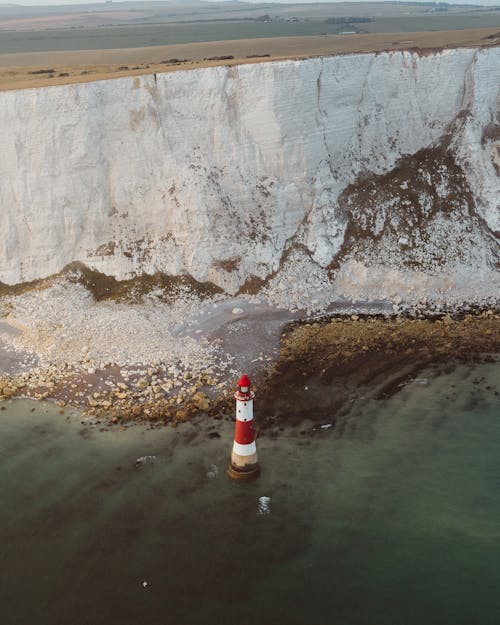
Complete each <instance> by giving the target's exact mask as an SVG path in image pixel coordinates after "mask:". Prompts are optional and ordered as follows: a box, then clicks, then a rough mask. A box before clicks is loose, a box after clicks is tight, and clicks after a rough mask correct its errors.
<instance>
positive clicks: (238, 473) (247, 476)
mask: <svg viewBox="0 0 500 625" xmlns="http://www.w3.org/2000/svg"><path fill="white" fill-rule="evenodd" d="M227 474H228V475H229V477H230V478H231V479H232V480H239V481H247V480H254V479H255V478H256V477H259V475H260V465H259V463H258V462H256V463H254V464H247V465H245V466H236V465H234V464H233V463H232V462H230V463H229V467H228V468H227Z"/></svg>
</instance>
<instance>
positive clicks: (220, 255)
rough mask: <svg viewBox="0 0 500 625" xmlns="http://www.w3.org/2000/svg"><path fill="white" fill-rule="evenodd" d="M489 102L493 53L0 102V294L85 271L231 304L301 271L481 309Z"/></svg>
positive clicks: (363, 59) (144, 80) (374, 58)
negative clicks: (440, 293) (219, 297)
mask: <svg viewBox="0 0 500 625" xmlns="http://www.w3.org/2000/svg"><path fill="white" fill-rule="evenodd" d="M499 85H500V48H489V49H481V50H474V49H458V50H446V51H443V52H439V53H435V54H430V55H427V56H419V55H418V54H416V53H410V52H403V53H401V52H391V53H383V54H362V55H353V56H343V57H328V58H318V59H310V60H302V61H286V62H279V63H260V64H255V65H243V66H240V67H218V68H210V69H202V70H194V71H189V72H174V73H168V74H158V75H156V76H155V75H150V76H142V77H137V78H124V79H117V80H109V81H102V82H94V83H87V84H78V85H68V86H63V87H48V88H44V89H33V90H25V91H12V92H3V93H0V119H1V129H2V133H1V136H2V138H1V147H2V150H1V157H0V158H1V161H0V162H1V165H0V170H1V173H2V179H1V180H2V181H1V185H0V230H1V232H2V237H1V239H0V281H3V282H5V283H9V284H13V283H17V282H23V281H28V280H33V279H36V278H40V277H44V276H48V275H50V274H53V273H56V272H58V271H60V270H61V269H62V268H63V267H64V266H65V265H67V264H68V263H70V262H72V261H75V260H78V261H81V262H83V263H85V264H86V265H88V266H89V267H92V268H94V269H97V270H99V271H101V272H103V273H106V274H111V275H113V276H115V277H117V278H120V279H122V278H127V277H130V276H132V275H135V274H141V273H154V272H157V271H160V272H165V273H168V274H172V275H177V274H180V273H187V274H190V275H191V276H192V277H193V278H195V279H196V280H199V281H202V282H203V281H212V282H214V283H215V284H217V285H219V286H221V287H222V288H223V289H224V290H226V291H227V292H229V293H234V292H236V291H237V290H238V289H239V288H240V287H242V285H244V284H245V282H246V281H248V280H250V279H255V278H259V279H261V280H266V279H268V278H269V277H270V276H272V275H273V276H274V278H273V279H274V280H276V279H277V278H276V276H277V275H278V276H279V274H280V272H283V273H286V271H288V270H287V267H288V268H290V266H291V265H290V263H292V265H293V264H294V263H295V265H294V266H296V265H297V263H298V264H299V265H300V264H301V263H302V265H303V268H304V275H305V274H307V273H310V270H311V267H313V268H314V271H316V272H319V273H320V274H321V275H322V276H324V279H325V280H326V281H327V282H328V281H329V282H328V284H329V288H330V286H331V289H332V290H333V291H335V290H337V291H338V292H339V293H340V292H342V293H346V294H347V295H349V293H351V295H353V296H354V294H355V293H354V291H356V295H359V296H370V297H376V296H377V295H379V296H380V297H384V296H386V295H387V294H389V295H390V288H389V287H388V286H387V284H386V283H387V279H388V278H387V274H388V272H392V273H391V275H392V278H391V279H392V280H393V282H394V283H397V282H398V280H399V281H400V282H401V283H403V282H404V283H405V284H406V285H407V286H408V285H410V288H412V289H415V288H416V289H417V290H418V289H421V290H422V295H424V296H425V293H426V289H428V288H430V287H429V280H431V281H432V280H434V281H435V280H436V279H437V278H436V276H437V277H439V279H441V278H443V279H445V281H446V280H448V283H449V280H450V279H451V280H452V285H451V286H449V288H452V289H456V290H457V289H458V291H459V290H460V289H461V288H462V287H463V288H464V289H465V290H464V296H467V297H471V296H472V297H473V296H474V295H473V293H472V291H471V292H470V293H469V291H467V289H466V288H465V285H467V288H469V290H470V288H471V283H470V276H472V275H474V276H476V279H477V280H478V284H479V283H481V284H482V287H481V288H482V289H483V291H482V294H483V295H484V293H487V291H488V289H492V288H494V287H493V285H492V282H491V280H492V279H494V276H495V274H494V264H495V254H496V253H497V250H498V246H497V241H496V240H495V236H494V234H495V232H498V231H499V230H500V224H499V221H500V210H499V209H500V199H499V198H500V175H499V174H500V154H499V147H500V138H499V137H500V106H499V104H500V101H499V99H500V95H499ZM288 273H289V275H292V273H293V272H292V273H290V271H288ZM377 276H378V278H377ZM381 276H384V277H383V278H382V277H381ZM450 276H454V277H452V278H450ZM457 276H460V279H457ZM377 280H378V282H377ZM481 281H482V282H481ZM377 284H378V285H380V286H379V287H377ZM383 284H386V287H383ZM433 284H434V282H433ZM436 284H437V283H436ZM350 285H351V286H350ZM415 285H416V286H415ZM461 285H462V286H461ZM351 287H352V288H353V289H354V291H353V290H352V289H351V292H350V291H349V289H350V288H351ZM281 288H282V289H283V288H285V287H283V285H282V287H281ZM377 288H379V289H380V292H377V290H376V289H377ZM384 288H385V291H384ZM433 288H441V287H439V285H438V286H436V285H434V287H433ZM446 288H448V287H446ZM356 289H357V290H356ZM370 289H371V291H370ZM373 289H375V290H374V291H373ZM372 291H373V292H372ZM458 291H457V292H458ZM395 292H397V289H396V291H395ZM471 293H472V295H471Z"/></svg>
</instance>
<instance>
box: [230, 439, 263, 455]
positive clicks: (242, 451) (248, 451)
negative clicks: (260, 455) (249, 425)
mask: <svg viewBox="0 0 500 625" xmlns="http://www.w3.org/2000/svg"><path fill="white" fill-rule="evenodd" d="M233 452H234V453H235V454H238V456H251V455H252V454H256V453H257V446H256V445H255V441H253V443H248V445H242V444H241V443H237V442H236V441H234V443H233Z"/></svg>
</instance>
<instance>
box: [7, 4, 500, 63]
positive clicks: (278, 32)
mask: <svg viewBox="0 0 500 625" xmlns="http://www.w3.org/2000/svg"><path fill="white" fill-rule="evenodd" d="M488 27H498V28H500V11H498V12H492V13H482V12H480V13H478V14H467V15H417V16H408V17H386V18H383V19H376V20H375V21H373V22H366V23H354V24H327V23H325V22H324V21H319V20H310V21H303V22H270V23H261V22H254V21H245V22H230V23H228V22H211V23H190V24H164V25H136V26H119V27H106V28H82V29H68V28H66V29H56V30H30V31H19V32H18V31H3V32H1V34H0V54H13V53H20V52H49V51H72V50H110V49H115V48H146V47H150V46H165V45H176V44H183V43H197V42H208V41H223V40H239V39H260V38H275V37H296V36H316V37H319V36H324V35H332V34H338V33H340V32H345V31H357V32H368V33H390V32H424V31H439V30H459V29H465V28H488Z"/></svg>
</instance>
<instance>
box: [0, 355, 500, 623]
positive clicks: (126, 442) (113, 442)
mask: <svg viewBox="0 0 500 625" xmlns="http://www.w3.org/2000/svg"><path fill="white" fill-rule="evenodd" d="M422 378H425V379H420V380H416V381H413V382H412V383H409V384H407V385H406V386H405V387H404V388H402V389H401V391H400V392H399V393H397V394H396V395H395V396H393V397H392V398H390V399H387V400H383V401H375V400H366V399H364V398H363V397H359V398H358V400H357V401H356V402H354V404H353V406H352V408H351V410H350V412H349V414H348V415H347V416H345V417H343V418H342V419H341V420H339V421H337V422H336V423H333V421H332V423H333V425H331V426H330V423H329V422H322V423H317V422H314V421H313V420H309V419H305V421H304V423H303V424H301V425H300V426H298V427H293V428H285V429H284V430H283V431H280V430H279V428H278V427H277V428H275V430H274V431H266V432H265V433H264V435H263V436H262V437H260V438H259V440H258V441H257V445H258V451H259V456H260V460H261V464H262V475H261V477H260V478H259V479H258V480H257V481H256V482H254V483H250V484H240V483H238V484H237V483H233V482H231V481H230V480H229V479H228V478H227V476H226V474H225V469H226V467H227V461H228V458H229V453H230V447H231V440H232V432H233V424H232V423H231V422H229V421H200V422H194V423H189V424H185V425H182V426H180V427H178V428H176V429H173V428H166V429H162V430H147V429H145V428H142V427H134V428H131V429H129V430H127V431H125V432H118V431H117V430H116V429H114V430H111V431H105V432H100V431H99V426H91V425H89V424H87V423H82V422H81V420H80V418H79V417H78V415H71V414H69V412H67V414H65V415H61V414H59V409H55V408H53V407H50V406H48V405H43V404H39V403H38V404H32V403H30V402H27V401H18V402H12V403H4V404H3V406H4V407H5V408H6V410H2V411H0V623H1V624H2V625H56V624H57V625H157V624H160V623H161V624H163V625H165V624H172V625H174V624H175V625H184V624H185V625H198V624H200V625H201V624H203V625H226V624H227V625H229V624H239V625H254V624H262V625H271V624H272V625H277V624H280V625H327V624H332V625H337V624H338V625H379V624H380V625H382V624H383V625H413V624H415V625H417V624H418V625H423V624H431V625H476V624H477V625H498V623H500V590H499V589H500V396H499V395H498V393H499V392H500V384H499V378H498V368H497V367H496V366H495V365H478V366H474V367H472V366H459V367H456V368H455V369H453V370H448V372H447V373H444V372H442V371H441V372H439V371H437V370H434V371H431V372H427V373H425V374H422ZM311 390H312V389H311ZM323 390H324V392H326V393H328V392H329V389H328V388H325V389H323ZM305 392H306V391H305ZM311 410H312V411H313V410H314V406H311ZM255 412H256V415H258V414H259V407H258V400H257V402H256V405H255ZM321 426H324V427H321ZM217 435H218V437H217ZM147 456H154V458H146V459H145V460H144V461H142V462H139V463H136V460H137V459H138V458H140V457H147ZM262 497H268V498H269V499H268V500H264V499H261V498H262Z"/></svg>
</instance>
